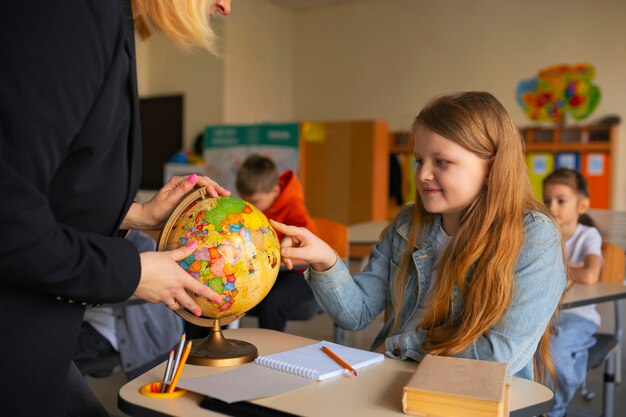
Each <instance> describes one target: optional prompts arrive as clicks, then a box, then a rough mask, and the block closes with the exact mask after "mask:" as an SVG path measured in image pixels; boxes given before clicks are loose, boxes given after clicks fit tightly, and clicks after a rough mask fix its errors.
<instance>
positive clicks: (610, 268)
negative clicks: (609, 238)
mask: <svg viewBox="0 0 626 417" xmlns="http://www.w3.org/2000/svg"><path fill="white" fill-rule="evenodd" d="M602 257H603V258H604V265H603V266H602V269H601V270H600V282H606V283H608V284H619V285H624V271H625V270H626V253H624V249H622V248H621V247H619V246H617V245H614V244H612V243H608V242H602Z"/></svg>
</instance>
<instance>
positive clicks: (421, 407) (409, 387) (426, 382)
mask: <svg viewBox="0 0 626 417" xmlns="http://www.w3.org/2000/svg"><path fill="white" fill-rule="evenodd" d="M506 369H507V364H506V363H500V362H490V361H481V360H473V359H463V358H455V357H447V356H433V355H426V356H425V357H424V359H422V361H421V363H420V364H419V366H418V367H417V369H416V371H415V373H414V374H413V376H412V377H411V379H410V380H409V382H408V383H407V384H406V385H405V387H404V390H403V393H402V409H403V410H404V412H405V413H407V414H413V415H419V416H424V417H435V416H437V417H453V416H454V417H456V416H458V417H501V416H505V415H508V395H507V394H508V390H506V389H505V384H506Z"/></svg>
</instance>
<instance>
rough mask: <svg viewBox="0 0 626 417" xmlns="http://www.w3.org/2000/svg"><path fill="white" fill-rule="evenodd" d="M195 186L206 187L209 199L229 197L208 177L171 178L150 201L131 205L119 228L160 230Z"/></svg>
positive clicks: (226, 192) (224, 190) (227, 192)
mask: <svg viewBox="0 0 626 417" xmlns="http://www.w3.org/2000/svg"><path fill="white" fill-rule="evenodd" d="M195 185H198V186H201V187H206V189H207V193H208V194H209V195H210V196H211V197H218V196H220V195H230V191H228V190H227V189H225V188H224V187H222V186H221V185H219V184H218V183H216V182H215V181H213V180H212V179H211V178H209V177H199V176H198V175H196V174H193V175H189V176H186V177H172V178H170V180H169V181H168V182H167V184H165V185H164V186H163V188H161V189H160V190H159V191H158V192H157V193H156V194H155V195H154V197H152V198H151V199H150V201H148V202H146V203H143V204H139V203H133V205H132V206H131V208H130V210H129V211H128V213H127V215H126V218H125V219H124V221H123V222H122V226H121V227H120V228H121V229H137V230H159V229H161V228H162V227H163V226H164V225H165V222H166V221H167V219H168V218H169V216H170V215H171V214H172V212H173V211H174V209H175V208H176V206H177V205H178V203H179V202H180V201H181V200H182V199H183V197H184V196H185V195H186V194H187V193H188V192H189V191H191V190H192V189H193V187H194V186H195Z"/></svg>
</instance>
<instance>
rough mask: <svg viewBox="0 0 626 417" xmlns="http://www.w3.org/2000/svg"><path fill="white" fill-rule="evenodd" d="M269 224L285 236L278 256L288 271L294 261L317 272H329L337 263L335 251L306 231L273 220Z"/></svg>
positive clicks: (302, 228)
mask: <svg viewBox="0 0 626 417" xmlns="http://www.w3.org/2000/svg"><path fill="white" fill-rule="evenodd" d="M270 224H271V225H272V226H273V227H274V229H276V230H277V231H279V232H281V233H282V234H284V235H285V237H284V238H283V240H282V242H280V254H281V256H282V259H283V263H284V264H285V265H286V266H287V267H288V268H289V269H291V268H293V265H294V260H302V261H304V262H306V263H308V264H309V265H311V268H313V270H315V271H318V272H322V271H327V270H329V269H330V268H332V267H333V265H335V263H336V262H337V254H336V253H335V251H334V250H333V249H332V248H331V247H330V246H328V244H327V243H326V242H324V241H323V240H322V239H320V238H319V237H317V236H315V235H314V234H313V233H312V232H311V231H309V230H308V229H306V228H304V227H297V226H287V225H285V224H282V223H279V222H277V221H274V220H270Z"/></svg>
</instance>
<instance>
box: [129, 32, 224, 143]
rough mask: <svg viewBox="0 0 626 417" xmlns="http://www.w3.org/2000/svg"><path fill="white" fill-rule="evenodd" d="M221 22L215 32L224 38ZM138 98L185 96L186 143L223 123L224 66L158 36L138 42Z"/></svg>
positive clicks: (219, 62)
mask: <svg viewBox="0 0 626 417" xmlns="http://www.w3.org/2000/svg"><path fill="white" fill-rule="evenodd" d="M221 23H222V22H221V20H218V21H217V22H216V24H215V25H214V26H215V30H216V32H217V33H218V35H219V36H220V37H221V34H222V32H223V28H222V25H221ZM136 49H137V78H138V87H139V96H140V97H148V96H156V95H164V94H179V93H183V94H184V103H183V105H184V112H185V119H184V132H183V138H184V144H185V148H187V149H191V148H192V144H193V141H194V139H195V137H196V135H197V134H198V133H200V132H202V131H203V130H204V127H205V126H207V125H208V124H220V123H222V120H223V107H224V106H223V95H224V92H223V91H224V63H223V60H222V59H220V58H216V57H214V56H212V55H211V54H209V53H208V52H206V51H204V50H197V51H193V52H185V51H183V50H181V49H179V48H178V47H177V46H175V45H174V44H173V43H172V42H170V41H169V40H168V39H166V38H165V37H164V36H163V35H160V34H158V33H156V34H154V35H153V36H151V37H150V38H149V39H148V40H146V41H144V42H142V41H140V40H138V41H137V48H136Z"/></svg>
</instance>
